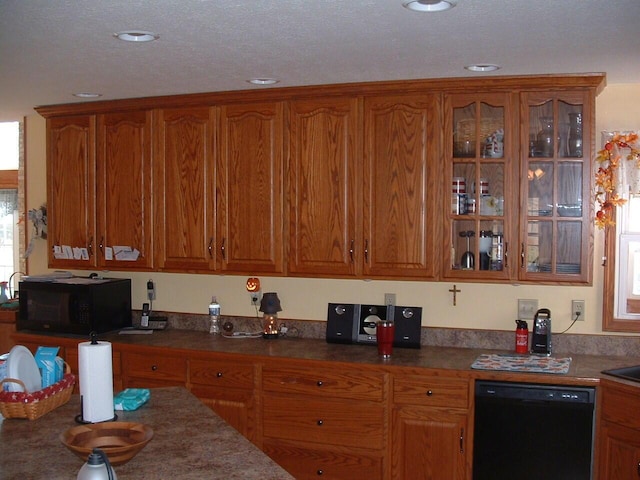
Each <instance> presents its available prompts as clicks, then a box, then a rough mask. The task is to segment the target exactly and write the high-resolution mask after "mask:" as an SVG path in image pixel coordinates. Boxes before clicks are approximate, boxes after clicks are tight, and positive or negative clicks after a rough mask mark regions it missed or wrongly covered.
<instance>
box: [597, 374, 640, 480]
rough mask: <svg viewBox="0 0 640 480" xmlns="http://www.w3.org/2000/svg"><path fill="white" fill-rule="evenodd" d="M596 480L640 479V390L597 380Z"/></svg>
mask: <svg viewBox="0 0 640 480" xmlns="http://www.w3.org/2000/svg"><path fill="white" fill-rule="evenodd" d="M600 385H601V389H602V390H601V397H600V411H601V413H600V415H601V422H600V428H599V432H598V435H597V436H596V438H597V439H598V442H597V445H598V449H597V452H598V460H599V462H598V473H599V476H598V478H599V479H600V480H613V479H615V480H632V479H636V480H637V479H638V478H640V419H639V418H638V415H637V412H638V410H639V409H640V388H639V387H636V386H629V385H625V384H621V383H619V382H611V381H608V380H601V383H600Z"/></svg>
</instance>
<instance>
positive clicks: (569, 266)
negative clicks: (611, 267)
mask: <svg viewBox="0 0 640 480" xmlns="http://www.w3.org/2000/svg"><path fill="white" fill-rule="evenodd" d="M591 98H592V97H591V95H590V94H589V92H586V91H585V92H582V91H567V92H554V93H549V92H532V93H523V94H522V95H521V112H522V115H523V119H522V126H523V128H522V131H521V137H520V143H521V152H520V155H521V159H522V165H523V172H522V174H521V180H520V189H521V191H522V192H523V193H522V202H523V203H522V205H521V209H522V210H523V212H522V217H523V218H525V219H526V221H525V222H523V223H522V225H521V230H520V236H521V239H522V240H521V244H520V265H519V267H520V277H521V278H522V279H524V280H539V281H545V280H552V281H564V282H576V283H587V282H590V281H591V270H592V268H590V262H591V261H592V258H593V252H592V242H591V235H592V223H593V209H592V208H591V200H592V199H591V197H590V193H591V187H590V185H591V183H590V182H591V155H592V151H591V143H592V140H591V139H592V138H593V135H592V111H593V106H592V104H591ZM525 147H526V148H525Z"/></svg>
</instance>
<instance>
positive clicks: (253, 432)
mask: <svg viewBox="0 0 640 480" xmlns="http://www.w3.org/2000/svg"><path fill="white" fill-rule="evenodd" d="M255 368H256V367H255V366H254V365H253V364H252V363H244V362H238V361H237V360H226V359H219V358H215V357H214V358H209V359H204V358H203V359H191V360H189V388H190V390H191V393H193V394H194V395H195V396H197V397H198V398H199V399H200V400H201V401H202V402H203V403H204V404H205V405H207V406H208V407H209V408H211V409H212V410H213V411H214V412H216V413H217V414H218V415H220V417H222V418H223V419H224V420H225V421H226V422H227V423H228V424H229V425H231V426H232V427H234V428H235V429H236V430H238V431H239V432H240V433H242V434H243V435H244V436H245V437H247V438H248V439H249V440H251V441H253V442H255V441H256V438H257V427H256V421H257V420H256V407H255V397H256V395H255V387H256V386H255V377H256V373H255Z"/></svg>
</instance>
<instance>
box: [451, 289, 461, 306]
mask: <svg viewBox="0 0 640 480" xmlns="http://www.w3.org/2000/svg"><path fill="white" fill-rule="evenodd" d="M449 291H450V292H451V293H453V306H454V307H455V306H456V294H457V293H459V292H461V291H462V290H458V287H456V285H455V284H454V285H453V288H450V289H449Z"/></svg>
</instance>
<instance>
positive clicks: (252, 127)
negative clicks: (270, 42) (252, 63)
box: [217, 102, 284, 273]
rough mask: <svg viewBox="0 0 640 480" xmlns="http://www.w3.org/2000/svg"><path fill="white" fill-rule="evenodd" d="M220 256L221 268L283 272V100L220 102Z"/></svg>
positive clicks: (245, 271) (218, 251) (246, 271)
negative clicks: (237, 102) (231, 103)
mask: <svg viewBox="0 0 640 480" xmlns="http://www.w3.org/2000/svg"><path fill="white" fill-rule="evenodd" d="M220 111H221V115H220V131H221V135H220V154H219V156H218V173H217V179H218V190H217V217H218V222H219V225H220V227H219V228H218V239H217V246H218V249H217V256H218V261H219V264H220V265H221V269H222V270H223V271H225V272H237V273H282V272H283V271H284V245H283V226H284V219H283V195H284V172H283V136H284V126H283V122H284V104H283V103H282V102H274V103H256V104H254V103H251V104H242V105H224V106H221V107H220Z"/></svg>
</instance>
